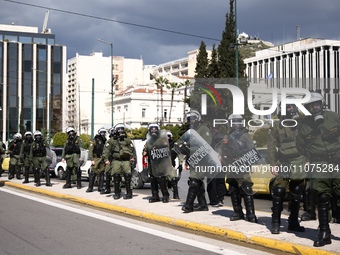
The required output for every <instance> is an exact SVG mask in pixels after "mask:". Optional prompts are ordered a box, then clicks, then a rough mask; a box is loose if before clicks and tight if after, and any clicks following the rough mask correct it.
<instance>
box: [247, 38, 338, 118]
mask: <svg viewBox="0 0 340 255" xmlns="http://www.w3.org/2000/svg"><path fill="white" fill-rule="evenodd" d="M339 47H340V41H337V40H322V39H313V38H307V39H301V40H298V41H295V42H291V43H286V44H282V45H279V46H275V47H271V48H269V49H266V50H261V51H257V52H256V56H255V57H252V58H247V59H245V60H244V63H245V64H246V75H247V77H248V78H249V81H250V84H251V85H252V86H255V87H256V85H257V84H258V85H259V87H265V88H267V89H268V88H304V89H308V90H309V91H316V92H319V93H321V94H322V95H324V98H325V103H326V105H327V106H328V107H329V108H330V109H331V110H333V111H336V112H337V113H340V94H339V89H340V83H339V76H340V75H339V73H340V58H339ZM260 85H261V86H260ZM263 85H265V86H263ZM262 101H263V99H262Z"/></svg>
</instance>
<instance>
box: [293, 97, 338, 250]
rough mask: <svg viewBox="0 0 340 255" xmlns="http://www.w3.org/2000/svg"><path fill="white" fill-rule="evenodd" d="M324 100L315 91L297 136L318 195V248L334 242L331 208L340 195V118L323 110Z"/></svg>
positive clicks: (307, 104) (312, 185) (306, 105)
mask: <svg viewBox="0 0 340 255" xmlns="http://www.w3.org/2000/svg"><path fill="white" fill-rule="evenodd" d="M323 102H324V99H323V96H322V95H321V94H320V93H316V92H311V98H310V100H309V101H308V102H307V103H305V104H304V106H305V107H306V109H307V110H308V111H309V112H310V113H311V115H309V116H305V117H304V118H303V119H302V121H301V123H299V125H298V136H297V148H298V150H299V151H300V152H301V153H302V154H303V155H305V156H306V157H307V160H308V162H309V166H308V172H310V173H311V176H310V177H309V178H310V185H311V188H312V189H313V190H314V191H315V194H316V201H317V207H318V220H319V234H318V238H317V240H315V241H314V246H315V247H321V246H324V245H327V244H331V242H332V241H331V229H330V227H329V222H328V210H329V208H330V204H331V199H332V198H333V199H336V200H337V199H339V197H340V173H339V171H337V170H336V169H338V168H339V163H340V154H339V153H340V119H339V115H338V114H336V113H335V112H333V111H330V110H325V109H323ZM320 168H322V170H323V171H319V170H320ZM325 170H326V171H325ZM333 213H334V212H333Z"/></svg>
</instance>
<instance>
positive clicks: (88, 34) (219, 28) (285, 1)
mask: <svg viewBox="0 0 340 255" xmlns="http://www.w3.org/2000/svg"><path fill="white" fill-rule="evenodd" d="M0 7H1V8H0V24H12V23H14V24H16V25H22V26H34V27H38V28H39V32H40V31H41V29H42V26H43V23H44V18H45V13H46V11H47V9H50V15H49V20H48V28H50V29H51V30H52V33H53V34H55V35H56V42H57V43H58V44H62V45H66V46H67V52H68V53H67V54H68V56H67V57H68V58H72V57H74V56H75V54H76V53H79V54H81V55H88V54H90V53H91V52H93V51H102V52H104V56H109V55H110V46H109V45H107V44H104V43H101V42H98V41H97V40H96V38H102V39H103V40H104V41H106V42H109V43H112V44H113V52H114V55H115V56H124V57H126V58H142V59H143V60H144V64H146V65H151V64H156V65H157V64H161V63H165V62H168V61H171V60H174V59H178V58H182V57H186V56H187V52H188V51H190V50H194V49H197V48H198V47H199V45H200V42H201V41H204V42H205V43H206V44H207V47H208V49H210V48H211V46H212V44H216V46H217V45H218V44H219V42H220V40H221V35H222V32H223V30H224V26H225V15H226V13H227V12H229V0H210V1H207V0H172V1H168V0H167V1H165V0H58V1H56V0H15V1H12V0H0ZM339 7H340V1H339V0H324V1H320V0H237V24H238V30H239V32H240V33H241V32H245V33H247V34H249V35H250V36H257V37H259V38H261V39H262V40H265V41H270V42H272V43H274V44H280V43H282V42H290V41H294V40H295V39H296V37H297V32H296V31H297V29H296V27H297V26H299V27H300V37H317V38H324V39H337V40H339V39H340V30H339V25H340V18H339V14H338V10H339Z"/></svg>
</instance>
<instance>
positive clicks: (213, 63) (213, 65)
mask: <svg viewBox="0 0 340 255" xmlns="http://www.w3.org/2000/svg"><path fill="white" fill-rule="evenodd" d="M217 55H218V54H217V50H216V48H215V44H213V46H212V50H211V59H210V62H209V65H208V76H207V77H212V78H214V77H215V78H217V77H219V68H218V56H217Z"/></svg>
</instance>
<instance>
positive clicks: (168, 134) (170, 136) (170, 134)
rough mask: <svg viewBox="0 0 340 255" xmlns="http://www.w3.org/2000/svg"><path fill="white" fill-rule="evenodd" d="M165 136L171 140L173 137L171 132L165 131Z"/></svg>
mask: <svg viewBox="0 0 340 255" xmlns="http://www.w3.org/2000/svg"><path fill="white" fill-rule="evenodd" d="M166 135H167V136H168V139H172V138H173V135H172V133H171V131H167V132H166Z"/></svg>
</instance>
